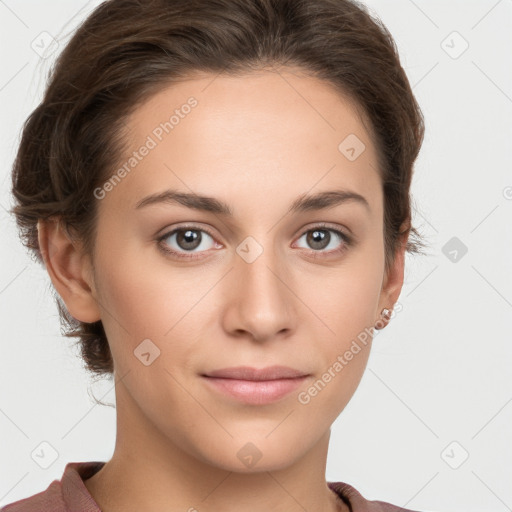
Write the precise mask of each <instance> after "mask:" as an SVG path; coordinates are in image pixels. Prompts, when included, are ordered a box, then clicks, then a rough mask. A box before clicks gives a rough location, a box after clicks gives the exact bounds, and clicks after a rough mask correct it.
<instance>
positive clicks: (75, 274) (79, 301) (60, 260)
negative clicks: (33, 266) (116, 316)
mask: <svg viewBox="0 0 512 512" xmlns="http://www.w3.org/2000/svg"><path fill="white" fill-rule="evenodd" d="M37 230H38V240H39V248H40V250H41V254H42V256H43V260H44V264H45V266H46V270H47V271H48V274H49V275H50V279H51V280H52V283H53V286H54V287H55V289H56V291H57V293H58V294H59V295H60V297H61V298H62V300H63V301H64V303H65V305H66V308H67V310H68V311H69V313H70V314H71V315H72V316H73V317H74V318H75V319H76V320H79V321H81V322H86V323H92V322H96V321H98V320H100V310H99V308H98V303H97V301H96V300H95V298H94V293H93V290H92V288H91V287H92V281H91V280H90V278H89V276H90V262H89V258H88V257H86V256H84V255H83V253H82V251H81V246H80V244H78V243H77V242H76V241H72V240H71V239H70V237H69V236H68V234H67V233H66V231H65V230H64V227H63V225H62V223H61V222H59V219H58V218H52V219H48V220H45V221H43V220H42V219H40V220H39V221H38V223H37Z"/></svg>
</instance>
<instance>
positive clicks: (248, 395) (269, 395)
mask: <svg viewBox="0 0 512 512" xmlns="http://www.w3.org/2000/svg"><path fill="white" fill-rule="evenodd" d="M204 378H205V380H206V381H207V382H209V383H210V385H211V386H212V387H213V388H215V389H216V390H217V391H220V392H221V393H224V394H225V395H228V396H231V397H233V398H235V399H237V400H238V401H240V402H244V403H246V404H252V405H264V404H269V403H272V402H276V401H277V400H280V399H281V398H283V397H284V396H286V395H288V394H289V393H291V392H293V391H295V390H296V389H297V388H298V387H300V386H301V385H302V384H303V383H304V381H305V380H306V379H307V377H306V376H305V377H297V378H295V379H277V380H260V381H253V380H237V379H222V378H218V377H204Z"/></svg>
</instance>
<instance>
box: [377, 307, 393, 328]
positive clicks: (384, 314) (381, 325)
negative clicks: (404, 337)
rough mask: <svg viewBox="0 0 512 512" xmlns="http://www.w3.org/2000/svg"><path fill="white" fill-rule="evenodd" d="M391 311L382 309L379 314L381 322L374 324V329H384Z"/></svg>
mask: <svg viewBox="0 0 512 512" xmlns="http://www.w3.org/2000/svg"><path fill="white" fill-rule="evenodd" d="M391 311H392V310H391V309H388V308H384V309H383V310H382V311H381V312H380V316H381V319H383V320H377V321H376V322H375V325H374V328H375V329H377V330H379V329H383V328H384V327H386V325H387V324H388V322H389V320H390V317H391Z"/></svg>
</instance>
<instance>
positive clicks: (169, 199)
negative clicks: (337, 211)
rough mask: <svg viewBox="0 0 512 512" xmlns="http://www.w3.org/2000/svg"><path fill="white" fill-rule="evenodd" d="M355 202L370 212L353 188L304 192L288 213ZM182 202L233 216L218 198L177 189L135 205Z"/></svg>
mask: <svg viewBox="0 0 512 512" xmlns="http://www.w3.org/2000/svg"><path fill="white" fill-rule="evenodd" d="M349 202H355V203H356V204H361V205H363V206H364V207H365V208H366V210H367V211H368V212H370V211H371V209H370V205H369V203H368V201H367V200H366V198H365V197H363V196H362V195H361V194H358V193H357V192H353V191H351V190H329V191H325V192H318V193H317V194H313V195H308V194H303V195H302V196H299V197H298V198H297V199H296V200H295V201H293V203H292V204H291V205H290V207H289V209H288V212H287V213H300V212H306V211H311V210H323V209H326V208H332V207H334V206H338V205H341V204H345V203H349ZM176 203H177V204H181V205H183V206H186V207H187V208H192V209H194V210H200V211H205V212H210V213H215V214H219V215H225V216H228V217H232V216H233V211H232V210H231V208H230V206H229V205H228V204H226V203H224V202H222V201H219V200H218V199H215V198H213V197H208V196H200V195H197V194H189V193H187V192H178V191H177V190H165V191H163V192H160V193H157V194H151V195H149V196H146V197H144V198H142V199H141V200H140V201H138V202H137V204H136V205H135V208H136V209H139V208H143V207H145V206H149V205H155V204H176Z"/></svg>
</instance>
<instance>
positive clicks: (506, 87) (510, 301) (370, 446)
mask: <svg viewBox="0 0 512 512" xmlns="http://www.w3.org/2000/svg"><path fill="white" fill-rule="evenodd" d="M99 3H100V2H99V1H91V2H88V3H87V2H85V1H84V0H81V1H78V0H66V1H64V0H60V1H52V2H44V3H40V2H36V1H33V0H32V1H24V2H15V1H14V0H3V1H2V0H0V37H1V40H0V57H1V61H0V62H1V63H2V66H1V68H0V109H1V111H0V117H1V119H2V124H1V128H0V129H1V134H0V206H1V208H0V229H1V237H2V241H1V244H0V259H1V265H0V315H1V318H0V320H1V328H2V333H1V338H2V342H1V344H0V434H1V435H0V461H2V462H1V465H0V506H1V505H4V504H6V503H10V502H13V501H15V500H19V499H21V498H24V497H26V496H30V495H32V494H34V493H36V492H40V491H42V490H44V489H46V487H47V486H48V485H49V483H50V482H51V481H52V480H53V479H55V478H60V477H61V475H62V471H63V469H64V466H65V465H66V463H67V462H70V461H86V460H103V461H106V460H108V459H109V458H110V457H111V455H112V451H113V448H114V443H115V409H114V407H113V405H114V403H115V397H114V391H113V382H112V381H109V380H103V381H98V382H93V381H92V380H91V378H90V377H89V376H88V375H87V374H86V373H85V371H84V370H83V369H82V364H81V361H80V359H79V357H78V350H77V349H76V348H73V347H72V343H73V341H72V340H69V339H66V338H64V337H62V336H60V333H59V323H58V314H57V308H56V306H55V305H54V303H53V299H52V297H51V295H50V292H49V282H50V280H49V277H48V276H47V274H46V272H45V271H44V269H42V268H41V267H39V266H38V265H37V264H35V263H34V262H32V260H31V259H30V258H29V256H28V255H27V254H26V253H25V250H24V248H23V247H22V245H21V243H20V242H19V241H18V238H17V232H16V230H15V228H14V222H13V219H11V218H9V216H8V215H7V213H6V208H8V207H9V206H10V204H11V199H10V195H9V194H10V174H9V173H10V167H11V164H12V160H13V158H14V155H15V150H16V145H17V142H18V140H19V139H18V137H19V132H20V128H21V125H22V123H23V121H24V120H25V118H26V117H27V115H28V114H29V113H30V112H31V111H32V110H33V108H35V107H36V105H37V104H38V102H39V100H40V98H41V95H42V91H43V86H44V80H45V76H46V72H47V70H48V69H49V66H50V65H51V63H52V62H53V61H54V59H55V56H56V55H57V54H58V51H60V50H61V49H62V47H63V45H64V44H65V42H66V41H67V40H68V37H67V34H68V33H69V32H70V31H72V30H73V29H74V28H75V27H76V26H77V25H78V23H80V22H81V21H82V20H83V19H84V18H85V17H86V16H87V14H88V13H89V12H90V11H91V10H92V9H93V8H94V7H95V6H96V5H98V4H99ZM365 3H366V4H367V5H368V6H369V7H370V8H371V10H372V12H374V13H376V14H377V15H378V16H379V17H380V18H381V19H382V20H383V22H384V23H385V25H386V26H387V27H388V28H389V29H390V31H391V33H392V34H393V36H394V37H395V40H396V43H397V46H398V48H399V51H400V54H401V59H402V64H403V66H404V68H405V70H406V72H407V74H408V76H409V79H410V81H411V84H412V85H413V89H414V93H415V94H416V97H417V99H418V101H419V103H420V105H421V107H422V109H423V112H424V115H425V118H426V137H425V142H424V145H423V148H422V151H421V154H420V157H419V159H418V161H417V164H416V172H415V177H414V180H413V187H412V192H413V196H414V225H415V226H417V227H418V228H419V229H420V230H421V232H422V233H423V235H424V236H425V237H426V239H427V242H428V243H429V244H430V249H429V252H430V255H428V256H424V257H420V256H415V257H408V259H407V267H406V280H405V285H404V288H403V290H402V294H401V296H400V299H399V302H400V304H401V305H402V311H400V313H398V314H396V316H395V317H394V318H393V320H392V321H391V323H390V325H389V326H388V327H387V328H386V329H385V330H383V331H381V332H379V333H378V335H377V336H376V337H375V341H374V346H373V351H372V353H371V356H370V360H369V362H368V368H367V371H366V373H365V375H364V376H363V379H362V381H361V384H360V386H359V388H358V389H357V391H356V393H355V395H354V397H353V399H352V401H351V402H350V403H349V405H348V406H347V408H346V409H345V410H344V411H343V412H342V414H341V415H340V416H339V418H338V419H337V421H336V422H335V424H334V426H333V429H332V437H331V450H330V453H329V458H328V464H327V480H329V481H344V482H348V483H350V484H351V485H353V486H354V487H356V489H358V490H359V491H360V492H361V493H362V494H363V496H364V497H366V498H367V499H378V500H382V501H389V502H391V503H394V504H396V505H399V506H403V507H407V508H411V509H414V510H424V511H426V510H430V511H438V512H442V511H453V512H456V511H460V512H462V511H464V512H473V511H482V510H485V511H488V512H489V511H496V512H501V511H506V510H512V485H511V484H512V440H511V424H512V421H511V420H512V403H511V402H512V377H511V375H512V372H511V371H510V368H511V362H512V344H511V335H510V324H511V322H510V320H511V318H512V315H511V313H512V309H511V308H512V277H511V276H512V273H511V272H510V266H511V261H512V258H511V256H512V243H511V242H512V229H511V228H510V220H511V219H512V171H511V169H512V157H511V153H510V146H511V143H512V56H511V51H512V0H500V1H496V0H489V1H487V0H479V1H474V0H473V1H462V0H459V1H453V0H451V1H441V0H435V1H433V0H428V1H427V0H415V1H412V0H393V1H390V0H386V1H385V0H371V1H366V2H365ZM43 32H46V33H48V34H50V35H51V36H52V37H54V38H55V39H56V40H57V41H58V45H59V46H58V48H57V52H56V53H53V54H52V55H50V56H48V57H46V58H42V57H40V55H39V54H38V53H41V51H42V50H43V49H44V48H45V47H46V48H47V51H48V53H51V50H52V47H51V45H50V44H49V41H50V39H49V38H48V37H49V36H47V35H45V34H42V33H43ZM454 32H456V33H455V34H454ZM41 34H42V35H41ZM466 45H468V47H467V49H465V48H466ZM464 49H465V51H463V50H464ZM454 237H455V239H454V240H452V239H453V238H454ZM464 246H465V247H466V248H467V253H466V254H464V255H463V254H462V253H463V251H462V249H463V248H464ZM454 250H455V251H457V254H455V252H453V251H454ZM454 259H455V260H454ZM92 395H94V396H96V397H97V398H98V399H100V400H102V401H103V402H107V403H110V404H111V405H112V407H101V406H98V405H95V403H94V401H93V399H92ZM43 453H44V454H45V455H44V457H42V456H41V454H43ZM37 454H40V456H39V457H38V456H37ZM466 457H467V458H466ZM464 459H466V460H464ZM44 466H47V467H44Z"/></svg>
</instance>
